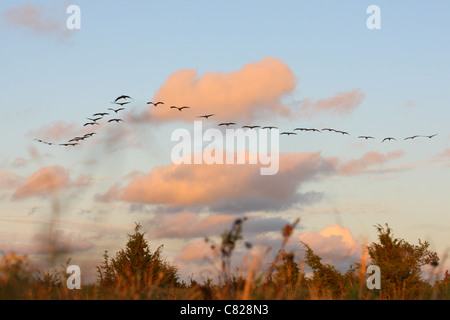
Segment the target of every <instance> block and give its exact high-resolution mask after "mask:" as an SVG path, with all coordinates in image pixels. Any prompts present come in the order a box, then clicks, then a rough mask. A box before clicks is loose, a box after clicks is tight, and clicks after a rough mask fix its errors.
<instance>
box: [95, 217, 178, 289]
mask: <svg viewBox="0 0 450 320" xmlns="http://www.w3.org/2000/svg"><path fill="white" fill-rule="evenodd" d="M141 228H142V226H141V225H140V224H136V227H135V229H134V234H131V235H130V234H129V235H128V242H127V244H126V246H125V249H122V250H120V251H119V252H117V253H116V256H115V258H109V256H108V252H105V254H104V256H103V257H104V261H103V263H102V265H100V266H99V267H97V273H98V280H99V283H100V285H101V286H103V287H111V286H120V287H127V288H137V289H139V288H146V287H148V286H149V285H157V286H167V285H177V284H178V279H179V276H178V274H177V272H178V270H177V268H176V267H174V266H171V265H170V264H169V263H168V262H167V261H165V260H164V259H163V258H162V257H161V253H162V249H163V246H162V245H161V246H160V247H158V248H157V249H156V251H154V252H151V251H150V247H149V245H148V242H147V240H145V237H144V236H145V233H142V232H141V231H140V230H141Z"/></svg>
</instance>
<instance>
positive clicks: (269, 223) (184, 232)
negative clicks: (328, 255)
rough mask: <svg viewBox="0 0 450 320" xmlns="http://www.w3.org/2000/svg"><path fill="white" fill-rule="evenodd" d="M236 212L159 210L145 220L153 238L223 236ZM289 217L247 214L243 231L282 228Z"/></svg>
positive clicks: (263, 230) (264, 230) (260, 231)
mask: <svg viewBox="0 0 450 320" xmlns="http://www.w3.org/2000/svg"><path fill="white" fill-rule="evenodd" d="M237 218H238V216H237V215H224V214H209V215H206V216H203V215H199V214H197V213H187V212H184V213H178V214H158V215H156V216H155V217H154V218H152V219H150V220H149V221H148V222H147V223H146V224H147V225H148V226H149V227H148V229H149V235H150V237H152V238H155V239H159V238H177V239H189V238H197V237H214V236H220V235H221V234H222V233H223V232H224V231H225V230H227V229H229V228H230V226H231V224H232V223H233V221H234V220H235V219H237ZM288 223H289V221H288V220H285V219H283V218H280V217H257V216H251V217H248V219H247V221H246V222H245V223H244V224H243V228H242V230H243V234H245V235H250V234H258V233H263V232H270V231H275V230H276V231H278V230H281V229H282V228H283V227H284V226H285V225H286V224H288Z"/></svg>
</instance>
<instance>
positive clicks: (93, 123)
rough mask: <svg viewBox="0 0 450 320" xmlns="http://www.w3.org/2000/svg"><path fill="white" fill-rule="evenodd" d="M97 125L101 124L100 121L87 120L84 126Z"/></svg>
mask: <svg viewBox="0 0 450 320" xmlns="http://www.w3.org/2000/svg"><path fill="white" fill-rule="evenodd" d="M95 125H97V126H98V125H100V124H99V123H97V122H87V123H85V124H84V125H83V127H87V126H95Z"/></svg>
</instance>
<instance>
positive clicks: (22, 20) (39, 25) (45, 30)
mask: <svg viewBox="0 0 450 320" xmlns="http://www.w3.org/2000/svg"><path fill="white" fill-rule="evenodd" d="M61 12H62V13H61V14H57V13H56V12H54V13H53V14H52V12H51V10H49V8H45V7H43V6H39V5H37V4H32V3H25V4H23V5H20V6H18V7H15V8H11V9H8V10H6V11H4V12H3V13H2V15H1V18H2V19H3V20H4V22H5V24H6V25H7V26H9V27H13V28H19V29H22V30H24V31H27V32H32V33H34V34H38V35H57V36H65V35H70V33H69V32H68V30H67V28H66V24H65V18H66V16H65V14H64V13H65V12H64V11H61Z"/></svg>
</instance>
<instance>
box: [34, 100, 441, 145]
mask: <svg viewBox="0 0 450 320" xmlns="http://www.w3.org/2000/svg"><path fill="white" fill-rule="evenodd" d="M130 99H132V98H131V97H130V96H127V95H121V96H119V97H117V98H116V99H115V100H114V102H111V103H113V104H115V105H118V106H120V108H117V109H114V108H109V109H108V111H112V112H114V113H115V114H116V115H117V114H118V113H119V112H120V111H123V110H125V106H126V105H127V104H129V103H131V102H130V101H129V100H130ZM147 105H153V106H154V107H158V106H163V105H165V103H164V102H162V101H158V102H152V101H150V102H147ZM170 109H175V110H178V111H179V112H182V111H183V110H185V109H190V107H188V106H183V107H178V106H174V105H172V106H170ZM107 115H110V113H109V112H99V113H95V114H93V115H92V118H86V119H87V120H89V121H90V122H86V123H85V124H84V127H87V126H97V125H100V123H98V121H100V120H102V119H103V118H104V117H105V116H107ZM214 116H215V114H205V115H201V116H198V118H204V119H206V120H208V119H209V118H211V117H214ZM112 122H117V123H120V122H124V120H122V119H120V118H111V119H109V120H108V123H112ZM218 126H219V127H224V126H226V127H230V126H237V124H236V123H235V122H223V123H219V125H218ZM242 128H243V129H250V130H254V129H257V128H262V129H269V130H271V129H278V127H276V126H264V127H261V126H257V125H245V126H243V127H242ZM295 131H303V132H318V133H322V132H323V131H328V132H334V133H338V134H342V135H348V136H350V134H349V133H348V132H346V131H341V130H336V129H332V128H323V129H316V128H295V129H293V131H283V132H281V134H280V135H287V136H290V135H297V133H296V132H295ZM95 134H96V133H95V132H90V133H87V134H85V135H83V136H81V137H74V138H72V139H70V140H69V141H68V142H65V143H59V144H57V143H53V142H47V141H44V140H42V139H35V140H36V141H38V142H40V143H44V144H47V145H59V146H64V147H70V146H77V145H79V144H80V142H81V141H84V140H86V139H88V138H91V137H93V136H94V135H95ZM437 135H438V134H433V135H429V136H427V135H413V136H410V137H406V138H404V139H403V140H414V139H416V138H428V139H431V138H433V137H435V136H437ZM358 139H365V140H369V139H375V137H372V136H365V135H363V136H358ZM385 141H398V140H397V139H395V138H394V137H385V138H383V139H382V141H381V142H382V143H383V142H385Z"/></svg>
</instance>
